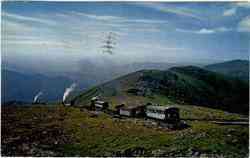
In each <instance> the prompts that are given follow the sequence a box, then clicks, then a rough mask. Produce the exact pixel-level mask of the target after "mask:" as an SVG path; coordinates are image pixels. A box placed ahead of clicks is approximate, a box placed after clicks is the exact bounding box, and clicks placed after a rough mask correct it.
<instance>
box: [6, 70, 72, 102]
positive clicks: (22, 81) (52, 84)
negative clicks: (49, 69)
mask: <svg viewBox="0 0 250 158" xmlns="http://www.w3.org/2000/svg"><path fill="white" fill-rule="evenodd" d="M72 82H73V81H72V80H70V79H68V78H65V77H54V78H51V77H47V76H44V75H40V74H23V73H19V72H15V71H10V70H5V69H4V70H2V103H4V102H7V101H13V100H16V101H25V102H31V101H33V98H34V96H35V95H36V94H38V93H39V92H40V91H41V92H43V95H42V96H41V100H42V101H55V100H61V99H62V96H63V93H64V90H65V88H66V87H68V86H70V84H72Z"/></svg>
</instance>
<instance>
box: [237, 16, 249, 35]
mask: <svg viewBox="0 0 250 158" xmlns="http://www.w3.org/2000/svg"><path fill="white" fill-rule="evenodd" d="M238 31H239V32H250V16H247V17H245V18H243V19H242V20H241V21H240V22H239V24H238Z"/></svg>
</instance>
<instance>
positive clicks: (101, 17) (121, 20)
mask: <svg viewBox="0 0 250 158" xmlns="http://www.w3.org/2000/svg"><path fill="white" fill-rule="evenodd" d="M72 13H73V14H75V15H80V16H84V17H87V18H89V19H94V20H101V21H109V22H117V23H146V24H164V23H167V21H164V20H155V19H128V18H125V17H120V16H107V15H95V14H86V13H82V12H72Z"/></svg>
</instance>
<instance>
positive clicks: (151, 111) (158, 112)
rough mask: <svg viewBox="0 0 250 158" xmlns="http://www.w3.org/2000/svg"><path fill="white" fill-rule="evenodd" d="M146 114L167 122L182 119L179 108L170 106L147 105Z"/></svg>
mask: <svg viewBox="0 0 250 158" xmlns="http://www.w3.org/2000/svg"><path fill="white" fill-rule="evenodd" d="M146 116H147V117H149V118H153V119H158V120H163V121H165V122H178V121H179V120H180V114H179V109H178V108H176V107H169V106H147V107H146Z"/></svg>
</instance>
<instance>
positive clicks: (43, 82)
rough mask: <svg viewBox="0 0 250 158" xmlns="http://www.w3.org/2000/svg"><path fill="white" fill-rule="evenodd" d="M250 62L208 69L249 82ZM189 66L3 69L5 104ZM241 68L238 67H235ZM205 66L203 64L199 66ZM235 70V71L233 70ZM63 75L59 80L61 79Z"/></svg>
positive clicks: (58, 96) (92, 65)
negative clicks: (39, 70)
mask: <svg viewBox="0 0 250 158" xmlns="http://www.w3.org/2000/svg"><path fill="white" fill-rule="evenodd" d="M247 64H248V65H249V62H248V61H245V60H235V61H231V62H225V63H220V64H213V65H208V66H205V67H204V68H205V69H207V70H211V71H215V72H218V73H222V74H224V75H228V76H233V77H237V78H239V79H243V80H245V81H246V80H247V77H249V76H248V71H249V67H248V66H247ZM182 65H186V64H184V63H183V64H176V63H143V62H142V63H140V62H138V63H132V64H127V65H119V64H115V63H112V62H109V61H102V63H101V62H99V63H98V64H97V63H95V61H90V60H86V61H81V63H80V64H79V68H78V70H76V71H72V72H63V73H57V74H56V73H55V74H53V73H51V74H48V75H44V74H36V73H34V72H27V73H26V71H21V72H19V71H18V70H15V71H13V70H9V69H7V68H6V69H2V101H5V102H6V101H14V100H16V101H28V102H29V101H32V100H33V98H34V96H35V95H36V94H37V93H38V92H39V91H42V92H43V93H44V94H43V95H42V96H41V99H43V100H44V101H59V100H61V98H62V95H63V92H64V90H65V88H66V87H69V86H70V84H72V83H73V82H74V83H77V85H78V86H77V89H76V91H74V93H73V96H75V95H77V94H79V93H80V92H81V91H83V90H86V89H89V88H91V87H93V86H96V85H99V84H102V83H104V82H107V81H110V80H113V79H115V78H118V77H120V76H123V75H126V74H129V73H132V72H136V71H139V70H151V69H156V70H162V71H163V70H167V69H169V68H171V67H176V66H182ZM235 65H238V66H235ZM199 66H202V65H199ZM232 67H233V68H232ZM58 76H59V77H58Z"/></svg>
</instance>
